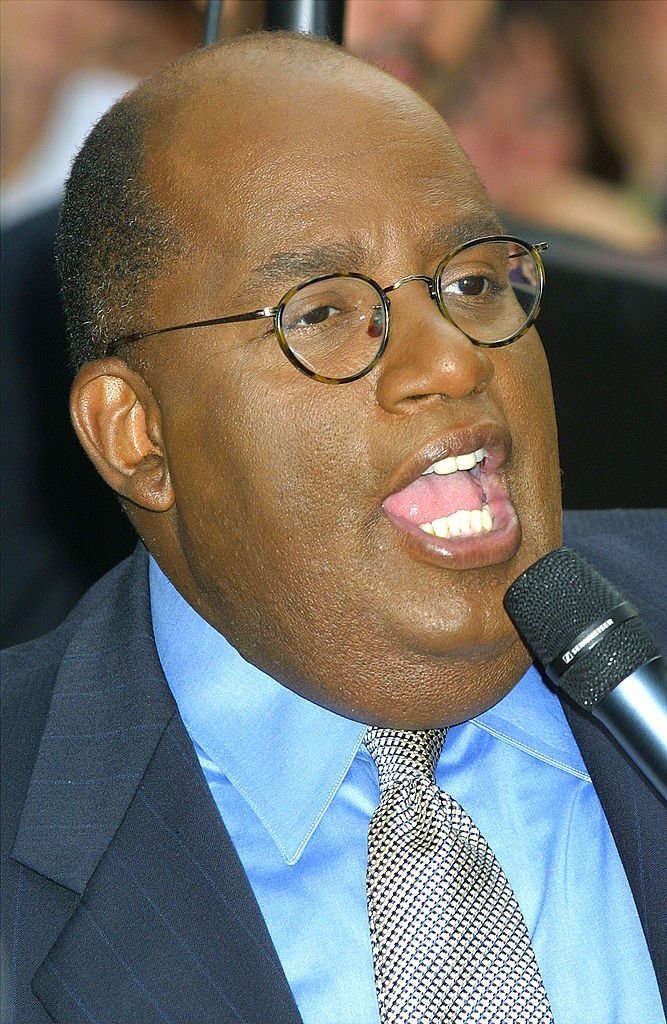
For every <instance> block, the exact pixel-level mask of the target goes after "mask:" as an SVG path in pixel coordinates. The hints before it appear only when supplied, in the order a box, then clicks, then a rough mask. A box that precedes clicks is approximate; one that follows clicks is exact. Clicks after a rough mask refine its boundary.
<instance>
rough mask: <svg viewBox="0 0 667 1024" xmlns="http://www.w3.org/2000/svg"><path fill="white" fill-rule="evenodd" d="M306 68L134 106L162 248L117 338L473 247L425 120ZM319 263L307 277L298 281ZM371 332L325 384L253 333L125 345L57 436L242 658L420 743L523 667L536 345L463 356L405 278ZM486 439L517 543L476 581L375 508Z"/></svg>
mask: <svg viewBox="0 0 667 1024" xmlns="http://www.w3.org/2000/svg"><path fill="white" fill-rule="evenodd" d="M267 45H268V46H270V47H271V48H272V49H271V52H272V53H273V54H277V59H276V58H275V57H274V58H273V59H271V60H268V59H267V52H266V47H267ZM295 53H297V54H298V60H296V59H293V57H294V54H295ZM323 53H324V51H321V52H320V51H319V49H318V50H315V49H314V48H313V46H312V44H308V43H304V42H299V41H297V42H294V41H291V40H275V41H273V42H272V43H269V44H267V42H266V41H265V40H264V41H256V42H252V41H246V42H245V43H244V44H242V45H241V46H238V45H237V46H236V47H235V48H233V49H231V50H227V51H225V50H217V51H209V52H208V53H206V54H203V55H202V54H200V55H199V56H198V57H196V58H195V59H193V60H192V61H191V62H189V64H188V65H185V66H183V65H182V66H181V67H180V68H177V69H176V70H174V71H172V72H170V73H169V74H168V75H167V77H166V79H163V80H162V81H161V83H160V84H159V85H158V86H156V85H155V84H153V85H149V86H148V87H146V86H145V87H144V93H143V94H142V95H143V100H142V102H148V103H150V104H152V109H154V111H155V115H154V123H155V124H156V126H159V131H158V130H157V127H156V131H155V132H153V133H152V134H151V133H149V138H148V150H147V171H148V177H149V181H150V182H151V188H152V190H153V191H154V193H155V195H156V196H157V198H158V200H159V201H160V202H161V203H162V204H164V205H165V206H167V207H168V209H169V210H170V212H171V214H172V215H173V216H174V217H175V218H176V222H177V226H178V229H179V230H180V231H182V233H183V237H184V239H186V241H185V243H184V253H183V259H182V260H181V261H180V262H179V263H178V265H177V266H176V267H174V268H173V269H172V270H170V272H169V273H168V275H167V276H165V277H164V278H163V279H162V280H160V281H159V282H158V284H157V285H156V287H155V288H154V291H153V294H152V297H151V299H150V300H149V302H148V304H147V306H146V307H145V308H142V309H141V310H139V311H138V312H137V327H138V328H144V329H149V328H150V327H160V326H168V325H169V324H175V323H184V322H187V321H188V320H190V319H201V318H204V317H207V316H221V315H225V314H233V313H238V312H243V311H245V310H250V309H256V308H258V307H261V306H264V305H268V304H271V303H274V302H276V301H277V300H278V299H279V298H280V296H281V295H282V294H283V293H284V292H285V291H286V290H287V289H288V288H289V287H291V286H292V285H293V284H296V283H298V282H299V281H300V280H304V279H306V278H307V277H309V276H313V275H314V274H315V273H317V272H320V273H327V272H330V271H335V270H341V271H342V270H354V271H359V272H363V273H366V274H369V275H371V276H373V277H374V278H375V279H376V280H377V281H379V282H380V283H381V284H383V285H386V284H389V283H390V282H392V281H395V280H396V279H397V278H399V277H401V276H403V275H406V274H414V273H426V274H428V273H432V272H433V270H434V268H435V266H436V265H437V263H438V261H439V259H440V258H441V256H442V255H444V253H445V252H447V251H449V249H450V248H453V247H454V245H455V244H456V243H457V242H458V241H461V240H463V239H464V238H467V237H475V236H476V235H479V234H483V233H489V232H490V230H492V229H493V225H494V214H493V211H492V209H491V207H490V205H489V200H488V198H487V197H486V194H485V193H484V191H483V189H482V187H481V185H480V183H479V181H478V180H477V178H476V176H475V175H474V173H473V171H472V170H471V168H470V165H469V164H468V162H467V160H466V158H465V157H464V156H463V154H462V152H461V151H460V149H459V148H458V146H457V145H456V143H455V141H454V140H453V137H452V136H451V134H450V133H449V132H448V131H447V129H446V128H445V126H444V125H443V122H442V121H441V120H440V118H439V117H438V116H437V115H436V114H435V113H434V112H433V111H432V110H431V108H430V107H428V106H427V105H426V104H425V103H424V102H423V101H422V100H421V99H419V98H418V97H417V96H416V95H415V94H414V93H412V92H411V91H410V90H409V89H407V88H406V87H405V86H403V85H401V84H400V83H398V82H396V81H395V80H393V79H391V78H389V77H388V76H386V75H385V74H383V73H382V72H379V71H377V70H375V69H372V68H370V67H367V66H365V65H364V64H362V63H360V62H358V61H356V60H355V59H354V58H351V57H349V56H345V55H339V54H338V53H335V54H329V53H328V51H327V53H326V54H325V55H324V56H323ZM323 61H326V62H327V63H328V65H329V66H328V67H327V72H326V74H323V73H322V66H323ZM184 67H185V68H186V70H187V79H186V75H185V71H184ZM223 68H224V70H223ZM186 80H187V83H188V84H187V91H185V82H186ZM195 110H196V112H197V116H196V118H195V117H193V112H194V111H195ZM434 236H435V237H434ZM324 246H327V247H330V248H331V247H332V246H333V247H334V249H335V251H334V252H333V253H330V256H331V259H330V261H329V262H327V263H323V262H322V258H321V253H320V254H316V255H317V259H315V261H314V263H313V259H310V261H309V262H308V264H307V265H306V263H305V262H304V260H303V254H304V253H306V252H310V251H311V250H312V249H313V247H324ZM280 252H288V253H290V254H296V255H297V256H299V257H300V261H301V265H295V257H294V255H292V256H291V257H290V258H289V259H285V258H284V257H283V258H281V260H279V261H274V263H273V270H272V271H271V272H269V271H267V269H266V265H267V263H268V261H269V260H270V258H271V257H272V255H273V254H275V253H280ZM297 262H298V261H297ZM262 268H264V269H262ZM392 317H393V320H392V333H391V337H390V341H389V345H388V348H387V352H386V353H385V356H384V358H383V360H382V361H381V362H380V364H379V365H378V366H377V367H376V368H375V369H374V370H373V371H372V372H371V373H370V374H369V375H368V376H366V377H364V378H363V379H361V380H359V381H357V382H354V383H352V384H346V385H343V386H340V387H336V386H328V385H324V384H319V383H317V382H313V381H311V380H308V379H307V378H306V377H305V376H304V375H303V374H300V373H299V372H298V371H297V370H296V369H295V368H294V367H293V366H291V365H290V364H289V362H288V361H287V360H286V359H285V357H284V355H283V354H282V353H281V352H280V350H279V348H278V345H277V342H276V340H275V337H274V335H273V332H272V329H271V327H270V322H269V326H268V327H267V324H266V323H261V322H260V324H259V325H258V324H239V325H226V326H222V327H214V328H205V329H202V330H195V331H190V332H188V331H184V332H177V333H174V334H172V335H167V336H162V337H157V338H151V339H146V340H144V341H143V342H141V343H139V344H138V345H137V346H136V348H135V349H134V350H133V352H132V353H131V355H130V356H128V359H129V362H130V364H131V365H128V364H127V363H125V362H124V361H123V360H121V359H120V358H117V357H116V358H110V359H105V360H98V361H94V362H91V363H88V364H87V365H86V366H84V367H83V369H82V370H81V371H80V373H79V375H78V377H77V379H76V382H75V385H74V388H73V392H72V417H73V421H74V424H75V427H76V429H77V431H78V433H79V436H80V438H81V440H82V443H83V444H84V446H85V447H86V449H87V450H88V452H89V454H90V455H91V458H93V460H94V461H95V463H96V465H97V467H98V469H99V470H100V472H101V473H102V474H103V475H104V476H105V478H106V479H107V481H108V482H109V483H110V484H111V486H112V487H114V489H115V490H116V491H118V492H119V493H120V494H121V495H122V496H123V498H124V501H125V504H126V507H127V508H128V511H129V512H130V515H131V517H132V519H133V522H134V523H135V525H136V527H137V529H138V531H139V533H140V534H141V536H142V537H143V539H144V541H145V542H146V544H147V546H148V547H149V549H150V550H151V551H152V553H153V554H154V555H155V557H156V558H157V560H158V562H159V563H160V565H161V566H162V568H163V569H164V571H165V572H166V573H167V575H168V576H169V577H170V578H171V580H172V581H173V582H174V584H175V585H176V586H177V588H178V589H179V590H180V591H181V593H182V594H183V595H184V596H185V597H186V599H187V600H188V601H189V602H190V603H191V604H192V605H193V606H194V607H195V608H196V609H197V610H198V611H199V612H200V614H202V615H203V616H204V617H205V618H206V619H207V620H208V621H209V622H210V623H212V625H214V626H215V627H216V628H217V629H219V630H220V631H221V632H222V633H224V634H225V635H226V636H227V637H228V638H229V639H230V640H231V642H232V643H234V644H235V645H236V646H237V647H238V649H239V650H240V651H241V653H242V654H243V655H244V656H245V657H246V658H248V659H249V660H250V661H252V662H253V663H255V664H257V665H258V666H259V667H260V668H262V669H263V670H265V671H267V672H269V673H270V674H272V675H273V676H275V677H276V678H278V679H279V680H280V681H281V682H283V683H284V684H285V685H287V686H289V687H290V688H292V689H294V690H296V691H297V692H298V693H300V694H302V695H304V696H306V697H308V698H310V699H311V700H314V701H315V702H317V703H320V704H323V705H324V706H326V707H329V708H332V709H334V710H336V711H338V712H340V713H342V714H344V715H348V716H349V717H352V718H354V719H357V720H359V721H364V722H373V723H381V724H384V725H388V726H395V727H403V728H418V727H426V726H440V725H447V724H453V723H455V722H459V721H462V720H465V719H467V718H469V717H471V716H473V715H475V714H476V713H478V712H480V711H481V710H483V709H485V708H487V707H489V706H491V705H492V704H494V703H496V702H497V701H498V700H499V699H500V698H501V697H502V696H503V695H504V694H505V693H506V692H507V691H508V690H509V689H510V688H511V686H512V685H513V684H514V683H515V682H516V681H517V680H518V678H519V677H520V675H521V674H522V672H523V671H524V670H525V667H526V666H527V664H528V660H529V659H528V655H527V653H526V651H525V649H524V648H523V646H522V644H521V643H520V641H519V640H518V638H517V636H516V634H515V632H514V629H513V627H512V625H511V623H510V622H509V619H508V618H507V616H506V615H505V612H504V610H503V607H502V597H503V595H504V593H505V590H506V589H507V587H508V586H509V584H510V583H511V582H512V581H513V580H514V579H515V578H516V576H517V575H518V574H519V573H520V572H521V571H522V570H523V569H524V568H526V567H527V566H528V565H529V564H531V563H532V562H534V561H535V560H536V559H537V558H538V557H540V556H541V555H542V554H544V553H545V552H546V551H548V550H550V549H551V548H552V547H554V546H556V545H557V544H558V543H560V496H559V472H558V460H557V444H556V435H555V421H554V415H553V406H552V398H551V389H550V382H549V375H548V370H547V366H546V362H545V358H544V355H543V352H542V348H541V345H540V342H539V339H538V337H537V334H536V332H535V330H534V329H532V330H531V331H529V332H528V334H526V335H525V336H524V337H523V338H522V339H520V340H519V341H517V342H515V343H514V344H513V345H511V346H509V347H508V348H505V349H499V350H484V349H481V348H477V347H475V346H473V345H472V344H471V343H470V342H469V341H468V340H467V339H466V338H465V337H464V335H462V334H461V333H460V332H459V331H457V330H456V329H455V328H454V327H452V326H451V325H450V324H448V323H447V322H446V321H445V320H444V319H443V318H442V316H441V315H440V313H439V312H438V310H437V308H436V306H435V305H434V303H433V302H432V301H431V300H430V299H429V297H428V294H427V291H426V288H425V286H424V285H423V284H419V283H413V284H410V285H407V286H404V287H403V288H402V289H401V290H400V291H399V292H397V293H396V294H395V296H392ZM485 432H486V433H487V434H492V435H493V436H494V437H496V438H500V439H501V440H502V441H503V442H507V445H508V450H507V452H506V461H505V462H504V465H503V466H502V468H501V469H500V475H501V479H502V481H503V484H504V486H505V487H506V489H507V491H508V493H509V494H510V496H511V498H512V501H513V504H514V507H515V509H516V511H517V514H518V517H519V521H520V524H521V540H520V544H519V535H518V533H517V542H516V545H515V547H516V546H517V545H518V550H514V549H513V550H512V551H511V552H510V554H509V555H507V554H505V555H504V556H503V561H502V562H500V563H499V564H481V563H482V562H484V558H483V557H482V558H480V555H479V553H477V554H475V552H474V551H472V550H471V553H470V554H469V555H467V556H466V555H463V556H462V555H461V549H460V548H459V549H458V554H457V552H456V550H454V551H453V550H452V548H456V545H449V546H448V547H447V546H444V545H440V546H439V545H437V544H436V543H435V542H434V541H433V539H431V541H430V546H429V541H428V538H425V539H424V541H423V542H422V541H421V539H420V538H416V539H415V537H411V536H409V535H408V534H407V533H406V532H405V531H403V530H401V529H400V528H398V527H397V526H396V525H395V524H394V523H392V522H390V520H389V519H388V517H387V515H386V514H385V513H384V511H383V510H382V502H383V500H384V499H385V498H386V497H387V495H389V494H390V493H391V492H392V491H395V490H397V489H398V488H399V487H401V486H404V485H405V484H406V483H407V482H409V480H410V479H412V478H414V477H416V476H417V475H418V474H419V473H420V472H422V471H423V469H425V468H426V466H427V465H428V464H429V462H431V461H433V460H434V459H436V458H440V457H442V456H443V455H446V454H448V453H450V452H454V453H456V452H464V451H469V450H471V448H475V447H478V443H477V442H478V441H479V440H480V437H481V435H482V434H484V433H485ZM485 436H486V435H485ZM482 443H484V441H483V440H482ZM509 446H511V452H510V451H509Z"/></svg>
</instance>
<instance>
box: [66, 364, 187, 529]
mask: <svg viewBox="0 0 667 1024" xmlns="http://www.w3.org/2000/svg"><path fill="white" fill-rule="evenodd" d="M70 415H71V417H72V423H73V425H74V429H75V431H76V433H77V436H78V438H79V441H80V442H81V444H82V445H83V447H84V449H85V451H86V453H87V455H88V457H89V458H90V459H91V461H92V462H93V464H94V465H95V468H96V469H97V471H98V473H99V474H100V475H101V476H102V477H103V478H104V479H105V480H106V482H107V483H108V484H109V486H110V487H112V488H113V490H114V491H116V492H117V493H118V494H119V495H121V497H123V498H126V499H127V500H128V501H131V502H133V503H134V504H135V505H139V506H140V507H141V508H145V509H148V510H150V511H151V512H166V511H168V510H169V509H170V508H171V507H172V505H173V504H174V499H175V495H174V491H173V487H172V484H171V479H170V476H169V468H168V466H167V459H166V453H165V451H164V446H163V440H162V426H161V417H160V409H159V407H158V404H157V402H156V401H155V398H154V397H153V394H152V392H151V390H150V388H149V387H148V385H147V384H146V382H145V380H144V379H143V377H142V376H141V375H140V374H139V373H136V371H134V370H132V369H131V368H130V367H129V366H128V365H127V363H125V362H123V360H122V359H117V358H114V357H110V358H108V359H96V360H94V361H92V362H90V363H86V364H85V365H84V366H83V367H82V368H81V369H80V370H79V372H78V374H77V375H76V378H75V380H74V384H73V385H72V391H71V394H70Z"/></svg>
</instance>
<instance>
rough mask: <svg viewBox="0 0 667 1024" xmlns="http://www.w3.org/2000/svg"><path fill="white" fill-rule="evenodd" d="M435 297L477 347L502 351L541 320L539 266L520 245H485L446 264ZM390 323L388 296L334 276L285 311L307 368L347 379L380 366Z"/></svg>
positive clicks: (287, 330) (288, 331)
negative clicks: (533, 320)
mask: <svg viewBox="0 0 667 1024" xmlns="http://www.w3.org/2000/svg"><path fill="white" fill-rule="evenodd" d="M412 287H415V285H414V284H413V285H412ZM436 293H437V297H438V304H439V305H440V306H441V308H442V307H444V309H445V310H446V313H445V315H446V316H448V317H449V319H450V320H451V321H452V322H453V323H454V324H455V325H456V326H457V327H458V328H459V329H460V330H462V331H463V332H464V333H465V334H466V335H467V336H468V337H469V338H471V340H473V341H478V342H481V343H483V344H494V343H496V344H497V343H499V342H503V341H507V340H509V339H511V338H512V337H514V336H515V335H517V334H518V333H520V332H521V331H522V330H523V328H524V327H525V325H526V323H528V322H529V321H530V319H531V318H532V317H533V316H534V315H535V311H536V308H537V306H538V304H539V298H540V272H539V267H538V265H537V262H536V260H535V258H534V257H533V254H532V253H531V252H530V250H528V249H526V248H525V247H524V246H522V245H520V244H518V243H516V242H508V241H489V242H483V243H480V244H479V245H474V246H470V247H469V248H467V249H464V250H463V251H461V252H459V253H457V254H455V255H454V256H452V257H451V258H450V259H449V260H447V261H445V263H444V264H443V265H442V266H441V268H440V272H439V275H438V278H437V281H436ZM386 316H387V314H386V312H385V308H384V304H383V302H382V297H381V295H380V294H379V292H378V291H377V290H376V288H375V287H374V286H373V285H372V284H371V283H370V282H369V281H366V280H363V279H359V278H355V277H332V278H328V279H325V280H322V281H313V282H311V283H309V284H307V285H305V286H303V287H302V288H300V289H298V290H297V291H296V292H295V293H294V295H292V296H291V298H290V299H289V300H288V301H287V303H286V305H285V307H284V309H283V314H282V319H281V328H282V332H283V335H284V339H285V342H286V344H287V345H288V347H289V349H290V350H291V352H292V353H293V355H294V356H296V358H297V360H298V361H299V362H300V363H301V364H302V366H304V367H305V368H306V369H307V370H310V371H311V372H312V373H315V374H318V375H321V376H323V377H330V378H338V379H340V378H345V377H351V376H354V375H355V374H359V373H361V372H362V371H363V370H364V369H365V368H366V367H368V366H369V365H370V364H371V363H372V362H373V360H374V359H375V357H376V355H377V353H378V351H379V350H380V348H381V347H382V343H383V340H384V337H385V331H386V328H387V324H386Z"/></svg>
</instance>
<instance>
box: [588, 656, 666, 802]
mask: <svg viewBox="0 0 667 1024" xmlns="http://www.w3.org/2000/svg"><path fill="white" fill-rule="evenodd" d="M589 710H590V711H591V713H592V714H593V716H594V717H595V718H597V719H599V720H600V721H601V722H602V724H603V725H604V726H606V728H607V729H608V730H609V732H610V733H611V734H612V736H613V737H614V739H615V740H616V742H617V743H618V744H619V746H621V747H622V748H623V750H625V752H626V754H627V755H628V756H629V757H630V758H631V760H632V761H634V763H635V764H636V765H637V767H638V768H639V769H640V770H641V771H642V772H643V773H644V775H645V776H646V778H647V779H648V780H649V782H651V783H652V784H653V785H654V786H655V788H656V789H657V791H658V793H660V795H661V797H662V798H663V800H667V662H665V659H664V658H661V657H659V656H658V657H655V658H651V660H650V661H647V662H646V663H645V664H644V665H641V666H640V667H639V668H638V669H635V671H634V672H632V673H631V674H630V675H629V676H627V678H626V679H623V680H622V681H621V682H620V683H618V685H617V686H615V687H614V688H613V690H610V691H609V693H607V694H606V695H605V696H604V697H603V698H602V699H601V700H600V701H598V703H597V704H595V705H594V706H593V707H591V708H590V709H589Z"/></svg>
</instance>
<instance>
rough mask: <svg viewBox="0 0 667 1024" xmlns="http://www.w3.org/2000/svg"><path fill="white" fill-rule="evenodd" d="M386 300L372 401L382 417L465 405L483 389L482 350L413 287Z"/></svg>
mask: <svg viewBox="0 0 667 1024" xmlns="http://www.w3.org/2000/svg"><path fill="white" fill-rule="evenodd" d="M409 288H410V291H411V294H408V289H406V291H405V293H403V294H401V296H400V297H399V296H398V295H397V296H392V300H391V303H392V304H391V330H390V334H389V341H388V343H387V348H386V351H385V353H384V356H383V357H382V359H381V360H380V363H379V374H378V377H377V385H376V396H377V400H378V402H379V404H380V405H381V406H382V408H383V409H385V410H386V411H387V412H392V413H400V414H403V415H406V414H408V415H409V414H411V413H413V412H417V411H418V409H420V408H421V407H422V406H423V405H424V403H425V402H427V401H432V400H435V399H441V398H448V399H452V400H461V399H466V398H469V397H472V396H475V395H478V394H481V393H482V392H484V391H485V390H486V388H487V387H488V386H489V384H490V382H491V380H492V378H493V373H494V366H493V363H492V361H491V359H490V357H489V354H488V352H487V350H486V349H484V348H480V347H479V346H478V345H473V343H472V342H471V341H470V339H469V338H468V337H467V336H466V335H465V334H463V332H462V331H460V330H459V329H458V327H456V326H455V325H454V324H453V323H451V322H450V321H449V320H447V319H446V318H445V317H444V316H443V315H442V313H441V312H440V309H439V308H438V306H437V304H436V302H435V301H434V300H433V299H431V298H430V296H429V295H428V294H427V293H425V292H424V291H422V292H421V294H415V289H423V288H424V286H423V285H420V284H418V283H416V282H415V283H411V284H410V286H409Z"/></svg>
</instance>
